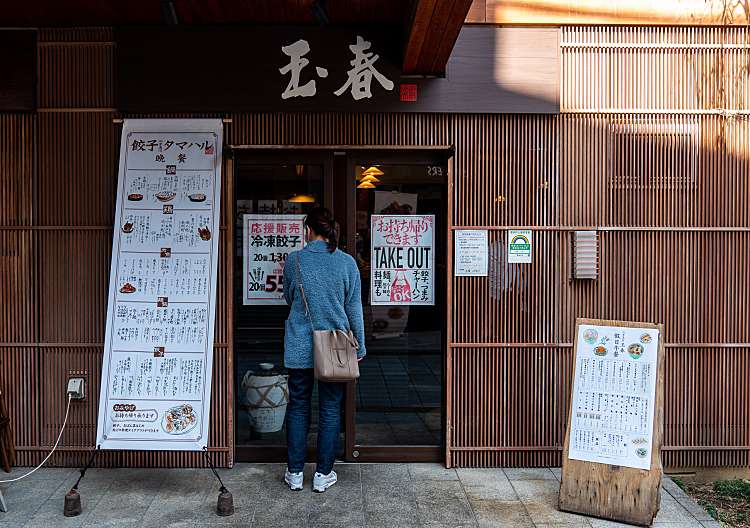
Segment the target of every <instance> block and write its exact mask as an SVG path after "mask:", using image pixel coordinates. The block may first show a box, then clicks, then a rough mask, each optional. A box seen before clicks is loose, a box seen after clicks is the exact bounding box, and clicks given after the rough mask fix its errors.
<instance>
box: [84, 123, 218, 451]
mask: <svg viewBox="0 0 750 528" xmlns="http://www.w3.org/2000/svg"><path fill="white" fill-rule="evenodd" d="M222 126H223V125H222V122H221V120H220V119H126V120H125V122H124V124H123V130H122V140H121V146H120V169H119V176H118V181H117V202H116V211H115V226H114V227H115V229H114V236H113V240H112V265H111V269H110V280H109V284H110V287H109V300H108V306H107V322H106V330H105V338H104V358H103V363H102V377H101V379H102V382H101V391H100V398H99V417H98V423H97V433H96V437H97V440H96V443H97V447H101V448H102V449H143V450H182V451H198V450H202V449H205V448H206V446H207V443H208V423H209V411H210V408H211V400H210V397H211V379H212V368H213V357H214V319H215V307H216V278H217V264H218V253H219V252H218V250H219V246H218V239H219V237H218V234H219V225H220V203H221V165H222V163H221V162H222V157H221V147H222Z"/></svg>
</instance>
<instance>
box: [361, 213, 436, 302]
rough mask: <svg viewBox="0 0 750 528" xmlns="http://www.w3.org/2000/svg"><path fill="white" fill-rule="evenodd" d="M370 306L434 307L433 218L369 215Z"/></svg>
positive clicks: (424, 216)
mask: <svg viewBox="0 0 750 528" xmlns="http://www.w3.org/2000/svg"><path fill="white" fill-rule="evenodd" d="M370 222H371V228H372V230H371V233H372V235H371V238H372V248H371V249H372V251H371V257H370V258H371V260H372V261H371V271H370V299H371V303H372V304H373V305H434V304H435V267H434V263H435V215H372V217H371V220H370Z"/></svg>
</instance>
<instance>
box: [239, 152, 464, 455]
mask: <svg viewBox="0 0 750 528" xmlns="http://www.w3.org/2000/svg"><path fill="white" fill-rule="evenodd" d="M234 152H235V161H234V177H233V180H234V200H233V201H234V204H233V205H234V207H235V215H234V219H235V222H234V236H235V245H234V249H235V251H234V259H235V261H234V270H235V272H234V314H233V317H234V365H235V377H236V397H235V402H234V404H235V424H236V426H235V434H236V437H235V446H236V448H235V459H236V460H237V461H258V460H263V461H283V460H285V458H286V429H285V422H284V416H285V411H286V406H285V402H286V379H285V377H284V375H285V370H284V368H283V363H284V361H283V359H284V358H283V351H284V347H283V343H284V330H283V329H284V321H285V320H286V317H287V315H288V311H289V309H288V307H287V306H286V304H285V303H284V302H283V299H282V298H281V296H280V289H281V288H283V284H282V281H281V275H282V273H283V272H282V270H283V262H284V259H285V255H286V254H288V253H289V252H290V251H293V250H295V249H298V247H299V244H301V240H300V239H299V236H298V235H301V234H302V233H300V229H299V228H300V226H301V222H302V219H303V218H304V215H305V213H306V212H307V211H309V210H310V209H311V208H312V207H314V206H316V205H323V206H325V207H328V208H329V209H331V210H332V211H333V212H334V215H335V217H336V219H337V220H338V221H339V223H340V224H341V231H342V236H341V244H340V247H341V250H343V251H346V252H348V253H349V254H351V255H352V256H353V257H354V258H355V260H356V262H357V265H358V267H359V270H360V275H361V279H362V303H363V307H364V313H365V333H366V346H367V357H366V358H365V359H364V360H363V361H362V363H360V379H359V380H358V381H357V382H356V383H349V384H348V385H347V390H346V400H345V404H344V406H343V409H342V413H343V417H342V431H341V433H342V436H341V444H340V446H341V452H340V454H339V457H340V458H341V459H343V460H349V461H355V460H360V461H373V460H379V461H389V460H390V461H432V460H440V459H441V457H442V452H443V450H442V446H443V444H444V439H443V434H444V414H445V413H444V371H445V349H446V312H445V310H446V305H447V303H446V299H447V273H446V266H447V262H446V259H447V256H448V249H447V242H448V238H447V234H448V229H449V226H448V208H447V203H448V157H449V152H448V151H445V150H433V149H414V150H393V149H388V150H376V149H363V148H342V149H341V150H339V149H336V150H328V149H312V150H306V149H273V150H271V149H256V148H248V149H241V148H240V149H235V151H234ZM384 215H385V216H384ZM404 217H409V218H404ZM417 218H419V219H420V222H421V223H420V224H419V226H418V228H417V230H420V229H421V230H422V232H424V233H426V236H425V237H423V238H421V239H419V240H417V238H415V237H414V235H413V232H412V233H411V234H410V233H408V232H407V233H404V234H403V235H399V237H397V238H395V239H393V238H391V239H389V241H388V242H385V241H384V238H383V226H384V225H385V224H384V223H383V222H384V220H388V221H391V220H393V221H396V222H401V223H400V224H394V225H402V226H403V225H411V224H412V222H413V221H416V219H417ZM405 220H406V221H407V222H406V223H404V221H405ZM373 228H374V229H375V231H373ZM401 236H403V237H404V238H403V239H401V238H400V237H401ZM409 236H411V237H412V238H411V239H410V238H408V237H409ZM394 240H395V242H394V243H395V244H396V245H401V244H402V245H405V246H407V247H405V248H404V250H403V251H401V253H402V255H401V259H400V260H398V259H397V258H396V257H395V256H394V255H396V254H397V253H398V252H399V251H398V250H393V249H388V248H384V247H383V246H387V245H390V244H391V242H393V241H394ZM316 436H317V405H316V395H314V397H313V408H312V416H311V429H310V437H309V442H308V445H309V447H310V460H314V458H313V453H314V448H315V441H316Z"/></svg>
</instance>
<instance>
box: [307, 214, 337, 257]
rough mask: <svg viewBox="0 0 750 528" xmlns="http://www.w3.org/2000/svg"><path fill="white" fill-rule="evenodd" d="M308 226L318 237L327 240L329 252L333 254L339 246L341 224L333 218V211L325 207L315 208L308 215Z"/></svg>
mask: <svg viewBox="0 0 750 528" xmlns="http://www.w3.org/2000/svg"><path fill="white" fill-rule="evenodd" d="M305 225H307V226H308V227H309V228H310V229H312V230H313V232H314V233H315V234H316V235H320V236H322V237H323V238H325V239H326V242H327V243H328V251H330V252H331V253H333V252H334V251H336V248H337V247H338V245H339V223H338V222H337V221H336V220H335V219H334V218H333V214H332V213H331V211H329V210H328V209H326V208H325V207H315V208H314V209H311V210H310V212H309V213H307V218H305Z"/></svg>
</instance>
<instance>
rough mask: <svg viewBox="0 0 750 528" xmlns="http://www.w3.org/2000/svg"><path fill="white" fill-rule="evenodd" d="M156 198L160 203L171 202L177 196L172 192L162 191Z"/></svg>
mask: <svg viewBox="0 0 750 528" xmlns="http://www.w3.org/2000/svg"><path fill="white" fill-rule="evenodd" d="M154 196H156V199H157V200H159V201H160V202H169V201H171V200H173V199H174V197H175V196H177V195H176V194H175V193H173V192H172V191H162V192H158V193H156V194H155V195H154Z"/></svg>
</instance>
